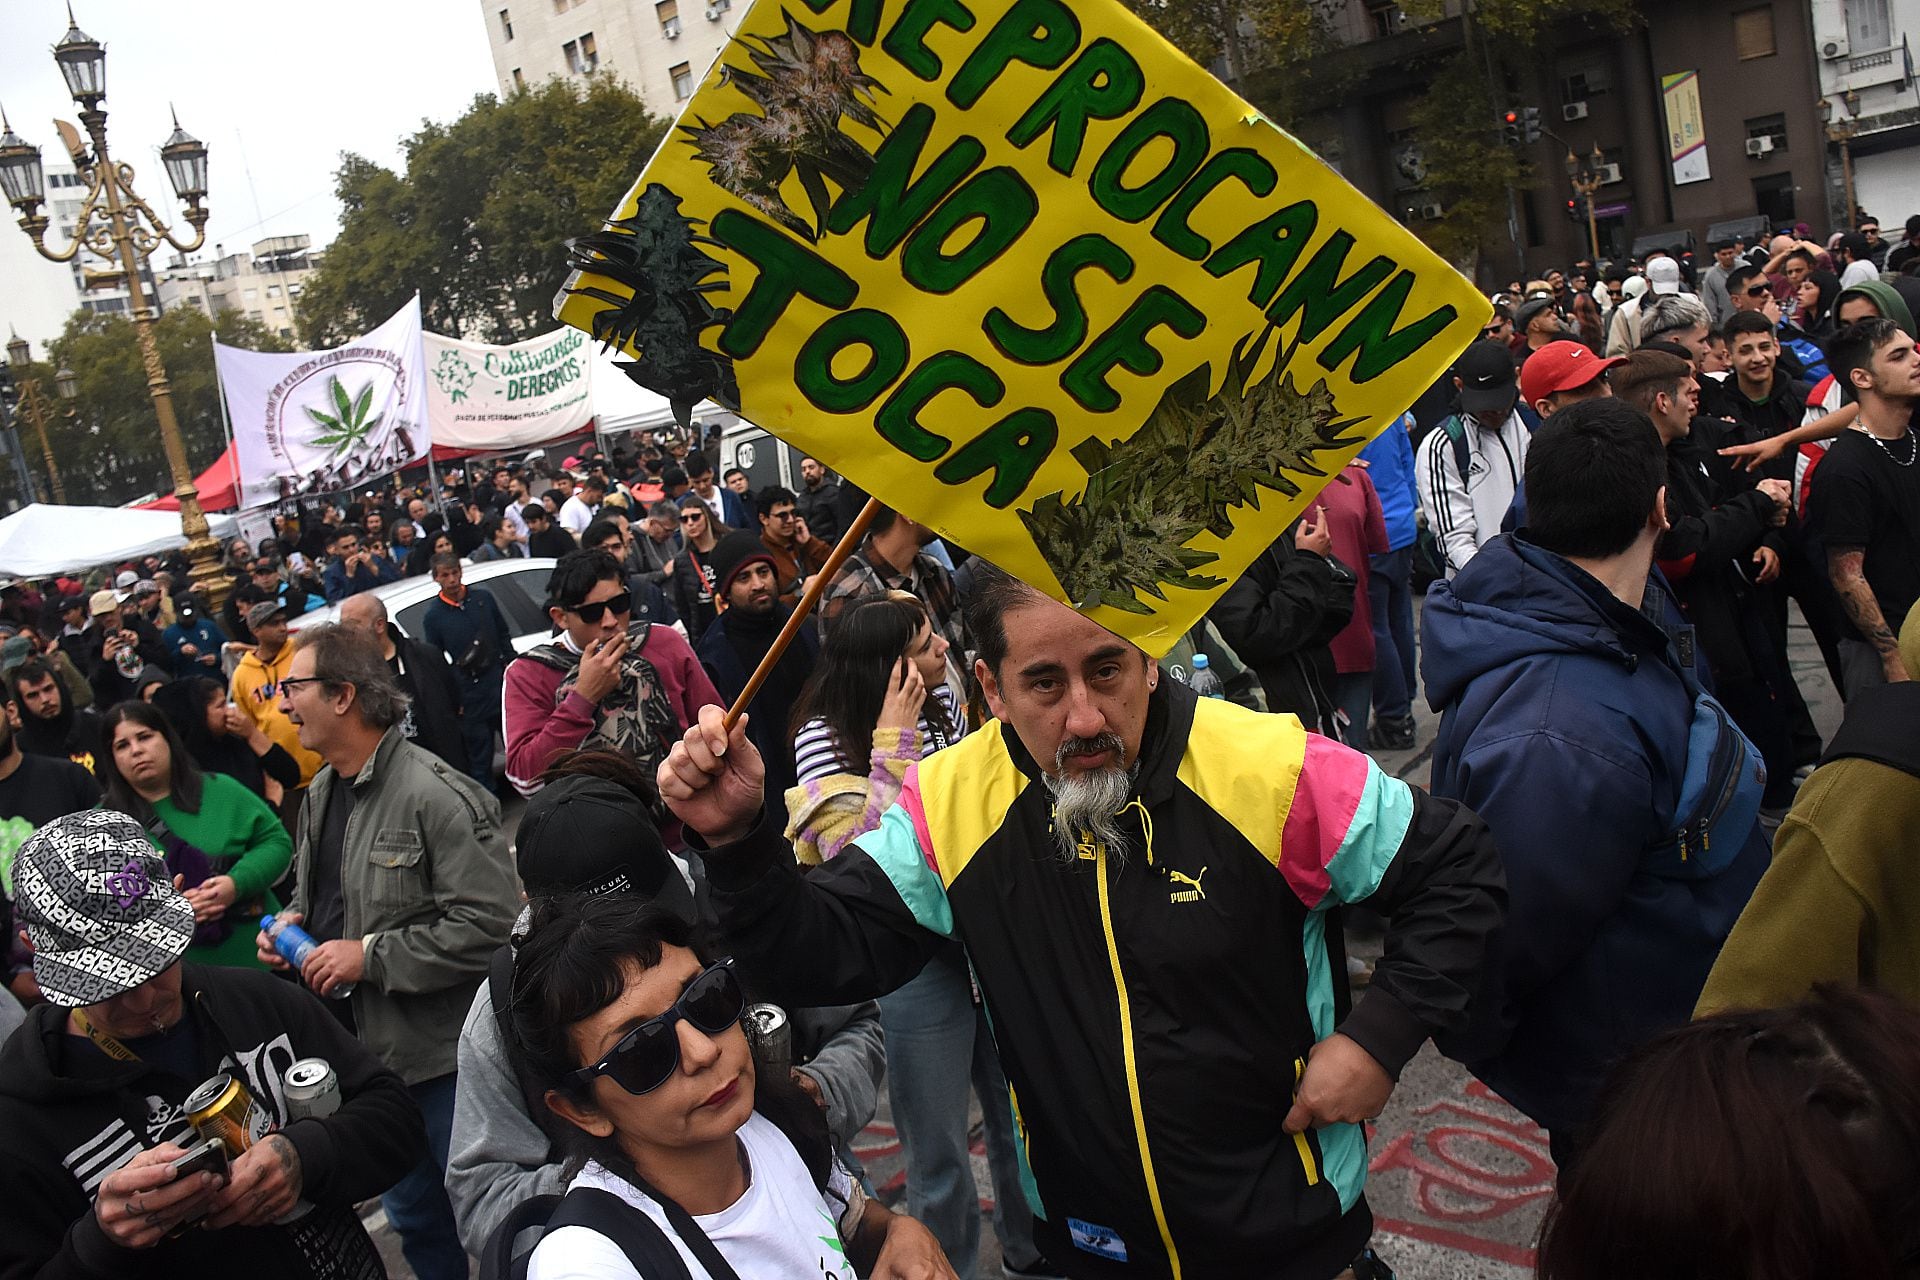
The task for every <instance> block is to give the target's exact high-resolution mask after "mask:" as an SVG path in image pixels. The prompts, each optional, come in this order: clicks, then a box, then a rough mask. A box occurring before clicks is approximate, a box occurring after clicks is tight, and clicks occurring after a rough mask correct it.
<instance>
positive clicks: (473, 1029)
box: [447, 982, 887, 1255]
mask: <svg viewBox="0 0 1920 1280" xmlns="http://www.w3.org/2000/svg"><path fill="white" fill-rule="evenodd" d="M792 1018H793V1049H794V1059H795V1061H796V1062H798V1063H800V1070H802V1071H804V1072H806V1073H807V1075H809V1076H811V1077H813V1080H814V1082H815V1083H816V1084H818V1085H819V1086H820V1094H821V1096H822V1097H823V1098H825V1099H826V1102H827V1129H828V1131H829V1132H830V1133H831V1134H832V1135H833V1140H834V1145H835V1146H836V1147H837V1148H839V1149H840V1150H841V1151H842V1152H845V1151H846V1150H847V1149H848V1148H849V1147H850V1145H851V1144H852V1142H853V1138H854V1135H855V1134H857V1133H859V1132H860V1131H861V1130H862V1129H864V1128H866V1126H867V1122H868V1121H870V1120H872V1119H873V1110H874V1107H875V1105H876V1104H877V1103H878V1102H879V1097H880V1083H881V1080H882V1079H883V1078H884V1076H885V1073H886V1065H887V1054H886V1046H885V1044H884V1043H883V1041H882V1037H881V1032H880V1006H879V1005H877V1004H875V1003H873V1002H872V1001H871V1000H869V1001H867V1002H866V1003H865V1004H856V1005H837V1006H834V1007H831V1008H821V1009H796V1010H793V1011H792ZM843 1158H844V1157H843ZM567 1182H568V1170H567V1167H566V1163H565V1161H564V1160H563V1159H562V1158H561V1157H560V1156H559V1154H558V1153H557V1152H555V1151H554V1149H553V1143H552V1142H551V1141H549V1140H548V1138H547V1135H546V1133H545V1131H544V1130H542V1129H541V1127H540V1126H539V1124H538V1123H536V1122H535V1121H534V1120H533V1119H532V1118H531V1117H530V1116H528V1115H527V1104H526V1096H525V1095H524V1094H523V1093H522V1092H521V1090H520V1082H519V1080H518V1079H517V1078H515V1076H514V1073H513V1065H512V1064H511V1063H510V1062H509V1061H508V1060H507V1051H506V1046H505V1045H503V1044H501V1042H500V1023H499V1020H498V1019H496V1018H495V1017H494V1015H493V994H492V992H491V991H490V990H489V988H488V985H487V984H486V983H484V982H483V983H481V984H480V990H479V991H478V992H476V993H475V995H474V997H473V1006H472V1007H471V1008H470V1009H468V1010H467V1021H466V1024H465V1025H464V1026H462V1027H461V1028H460V1082H459V1089H458V1092H457V1093H456V1094H455V1097H454V1103H453V1139H452V1141H451V1142H450V1143H449V1144H448V1147H447V1195H448V1196H449V1197H450V1198H451V1199H452V1200H453V1216H454V1219H455V1221H456V1222H457V1223H458V1224H459V1228H460V1243H461V1244H463V1245H464V1246H466V1250H467V1252H468V1253H471V1254H475V1255H478V1254H479V1253H480V1252H481V1250H482V1249H483V1248H484V1247H485V1245H486V1242H487V1237H488V1236H490V1235H492V1234H493V1229H494V1227H496V1226H498V1225H499V1224H500V1222H501V1221H503V1220H504V1219H505V1218H506V1216H507V1214H508V1213H509V1212H511V1211H512V1210H513V1208H514V1207H515V1206H516V1205H520V1204H524V1203H525V1202H526V1201H528V1200H530V1199H532V1198H533V1197H534V1196H538V1195H546V1194H554V1195H558V1194H561V1193H562V1192H564V1191H565V1190H566V1189H567Z"/></svg>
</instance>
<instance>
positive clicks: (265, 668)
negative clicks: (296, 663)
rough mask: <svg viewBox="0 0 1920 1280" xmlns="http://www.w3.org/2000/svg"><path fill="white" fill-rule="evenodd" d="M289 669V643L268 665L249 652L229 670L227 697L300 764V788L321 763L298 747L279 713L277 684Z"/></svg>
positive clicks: (296, 735) (287, 722)
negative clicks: (237, 664) (231, 683)
mask: <svg viewBox="0 0 1920 1280" xmlns="http://www.w3.org/2000/svg"><path fill="white" fill-rule="evenodd" d="M292 666H293V641H291V640H289V641H287V643H285V644H283V645H281V646H280V652H279V653H277V654H275V655H274V658H273V661H272V662H262V661H261V660H260V655H259V651H258V650H254V649H249V650H247V652H246V653H245V654H244V655H243V656H242V657H241V659H240V665H239V666H237V667H235V668H234V669H233V687H232V689H231V690H230V691H229V693H228V696H229V697H231V698H232V699H233V702H234V705H235V706H237V707H239V708H240V712H241V714H242V715H245V716H246V717H247V718H248V719H250V720H252V721H253V722H254V723H255V724H257V725H259V726H260V728H261V730H262V731H263V732H265V733H266V735H267V736H268V737H269V738H272V739H273V740H274V741H275V742H277V743H279V744H280V745H281V746H283V747H285V748H286V749H287V754H288V755H290V756H292V757H293V758H294V759H295V760H296V761H298V762H299V765H300V785H301V786H303V787H304V786H306V785H307V784H308V783H309V782H312V781H313V775H314V774H316V773H318V772H320V766H321V765H322V764H324V763H325V761H323V760H321V759H320V757H319V756H317V755H315V754H314V753H313V752H311V751H309V750H307V749H306V748H305V747H303V746H301V745H300V731H299V730H298V729H296V728H295V727H294V724H293V721H291V720H289V719H287V717H286V714H285V713H284V712H282V711H281V710H280V681H281V680H282V679H284V678H285V677H286V674H287V672H288V671H289V670H290V669H291V668H292Z"/></svg>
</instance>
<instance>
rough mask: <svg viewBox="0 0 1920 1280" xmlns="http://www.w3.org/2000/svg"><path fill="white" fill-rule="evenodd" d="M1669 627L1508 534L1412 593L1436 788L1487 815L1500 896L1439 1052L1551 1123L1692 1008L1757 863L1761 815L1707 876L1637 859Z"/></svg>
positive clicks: (1661, 791)
mask: <svg viewBox="0 0 1920 1280" xmlns="http://www.w3.org/2000/svg"><path fill="white" fill-rule="evenodd" d="M1655 593H1656V594H1657V595H1658V596H1659V597H1661V598H1660V599H1656V600H1654V601H1653V604H1654V606H1655V607H1656V608H1659V609H1662V610H1664V611H1665V613H1666V614H1667V616H1669V617H1671V616H1674V612H1675V611H1674V610H1672V609H1671V607H1670V605H1671V602H1670V601H1669V600H1667V599H1665V598H1664V597H1665V596H1666V591H1665V587H1664V583H1663V582H1662V581H1661V580H1659V579H1655ZM1675 638H1678V639H1682V640H1690V639H1691V638H1690V637H1687V636H1684V635H1683V636H1679V637H1670V635H1669V632H1668V631H1666V630H1663V629H1662V627H1661V626H1659V625H1657V624H1656V623H1655V622H1654V621H1653V620H1652V619H1651V618H1649V617H1648V616H1646V615H1644V614H1643V613H1641V612H1640V611H1638V610H1635V609H1630V608H1628V607H1627V606H1626V605H1624V604H1622V603H1621V602H1620V601H1619V600H1617V599H1616V598H1615V597H1614V596H1613V595H1612V594H1611V593H1609V592H1608V591H1607V590H1606V588H1604V587H1602V586H1601V585H1600V584H1599V583H1598V582H1597V581H1595V580H1594V579H1593V578H1592V577H1591V576H1589V575H1588V574H1586V573H1584V572H1582V571H1581V570H1580V569H1578V568H1576V567H1574V566H1573V565H1571V564H1569V563H1568V562H1567V561H1566V560H1564V559H1562V558H1561V557H1559V556H1557V555H1554V554H1553V553H1552V552H1549V551H1543V550H1541V549H1540V548H1539V547H1536V546H1533V545H1531V544H1530V543H1527V542H1525V541H1522V540H1520V539H1519V538H1516V537H1515V536H1514V535H1511V534H1502V535H1500V536H1499V537H1497V538H1495V539H1494V540H1493V541H1491V542H1489V543H1488V544H1487V545H1486V546H1484V547H1482V548H1481V549H1480V552H1479V554H1477V555H1476V556H1474V558H1473V559H1472V560H1471V561H1470V562H1468V564H1467V567H1466V568H1464V569H1462V570H1461V571H1460V573H1459V574H1458V576H1456V577H1455V578H1454V579H1453V581H1452V582H1450V583H1449V582H1444V581H1442V582H1438V583H1436V584H1434V587H1433V590H1432V591H1431V593H1430V594H1429V595H1428V596H1427V602H1426V609H1425V614H1424V618H1423V627H1422V635H1421V646H1420V647H1421V674H1422V676H1423V677H1424V681H1425V684H1426V687H1427V696H1428V698H1429V700H1430V701H1431V703H1432V705H1433V706H1434V708H1435V709H1436V710H1439V711H1441V712H1442V716H1441V722H1440V732H1439V736H1438V737H1437V739H1436V740H1435V742H1434V754H1433V794H1434V795H1436V796H1444V797H1446V798H1448V799H1452V800H1458V801H1461V802H1462V803H1463V804H1465V805H1467V806H1468V807H1469V808H1471V809H1472V810H1473V811H1474V812H1476V813H1478V814H1479V815H1480V816H1481V817H1482V818H1484V819H1486V822H1487V824H1488V826H1490V827H1491V828H1492V829H1493V836H1494V842H1495V844H1496V845H1497V846H1498V847H1499V849H1500V856H1501V861H1502V863H1503V864H1504V865H1505V868H1506V874H1507V887H1508V895H1509V898H1508V901H1509V910H1508V913H1507V924H1506V928H1505V931H1504V933H1503V934H1502V935H1501V937H1500V939H1499V941H1498V943H1497V944H1496V955H1495V958H1494V961H1493V963H1492V964H1490V965H1489V966H1488V975H1489V977H1488V982H1487V985H1486V986H1485V987H1484V988H1483V989H1482V990H1481V991H1480V992H1479V993H1478V998H1477V999H1476V1001H1475V1002H1474V1009H1475V1012H1474V1015H1473V1021H1472V1025H1471V1026H1470V1027H1469V1028H1468V1029H1467V1031H1466V1032H1465V1033H1463V1034H1462V1035H1460V1036H1457V1037H1453V1038H1451V1039H1449V1040H1447V1041H1445V1042H1443V1043H1442V1046H1441V1047H1442V1048H1443V1049H1444V1050H1445V1051H1446V1052H1447V1053H1448V1054H1449V1055H1450V1056H1452V1057H1454V1058H1457V1059H1458V1060H1460V1061H1461V1062H1464V1063H1465V1064H1466V1065H1467V1066H1468V1067H1470V1068H1471V1069H1472V1070H1473V1072H1474V1074H1476V1075H1478V1076H1479V1077H1480V1078H1481V1079H1482V1080H1484V1081H1486V1082H1487V1084H1489V1085H1490V1086H1492V1087H1493V1088H1494V1089H1495V1090H1496V1091H1497V1092H1498V1093H1500V1094H1501V1096H1503V1097H1505V1098H1506V1099H1507V1100H1508V1101H1510V1102H1512V1103H1513V1104H1514V1105H1515V1106H1517V1107H1519V1108H1520V1110H1522V1111H1524V1112H1526V1113H1527V1114H1528V1115H1529V1116H1532V1117H1533V1118H1534V1119H1535V1120H1537V1121H1538V1122H1540V1123H1541V1124H1542V1125H1544V1126H1545V1127H1546V1128H1547V1129H1549V1130H1553V1131H1556V1132H1569V1133H1570V1132H1571V1131H1573V1130H1575V1129H1577V1128H1578V1127H1579V1125H1580V1124H1581V1123H1582V1122H1583V1121H1584V1120H1585V1119H1586V1117H1587V1115H1588V1112H1589V1110H1590V1109H1591V1107H1592V1103H1593V1097H1594V1094H1595V1092H1596V1090H1597V1089H1598V1086H1599V1083H1600V1080H1601V1077H1602V1075H1603V1074H1604V1072H1605V1071H1606V1068H1607V1067H1608V1065H1609V1064H1610V1063H1611V1062H1612V1061H1613V1060H1614V1059H1615V1058H1617V1057H1619V1056H1620V1055H1621V1054H1623V1053H1624V1052H1626V1051H1627V1050H1629V1049H1631V1048H1632V1047H1634V1046H1635V1045H1637V1044H1639V1043H1640V1042H1641V1041H1643V1040H1645V1039H1647V1038H1648V1037H1649V1036H1651V1035H1653V1034H1655V1033H1656V1032H1658V1031H1661V1030H1663V1029H1665V1028H1668V1027H1674V1026H1679V1025H1681V1024H1683V1023H1685V1022H1686V1021H1687V1020H1688V1018H1689V1017H1690V1016H1691V1015H1692V1012H1693V1006H1694V1002H1695V1001H1696V999H1697V998H1698V997H1699V995H1700V988H1701V987H1702V986H1703V985H1704V984H1705V982H1706V978H1707V972H1708V970H1710V969H1711V968H1712V967H1713V962H1714V958H1715V957H1716V956H1717V955H1718V954H1719V952H1720V944H1721V943H1722V942H1723V941H1725V939H1726V936H1727V934H1728V932H1729V931H1730V930H1731V929H1732V928H1733V923H1734V921H1735V920H1736V919H1737V918H1738V917H1739V915H1740V911H1741V908H1742V907H1744V906H1745V905H1746V902H1747V898H1748V896H1749V895H1750V894H1751V893H1752V892H1753V887H1754V885H1755V884H1756V883H1757V882H1758V881H1759V879H1760V873H1761V872H1762V871H1764V870H1765V869H1766V865H1767V858H1768V849H1767V841H1766V838H1765V836H1764V834H1763V833H1762V832H1761V830H1760V827H1759V824H1758V823H1756V824H1755V825H1754V829H1753V831H1752V832H1751V833H1750V834H1749V836H1748V838H1747V840H1746V843H1745V845H1744V846H1743V847H1742V849H1741V850H1740V852H1739V853H1738V854H1737V855H1736V856H1735V857H1734V859H1733V860H1732V861H1731V862H1730V863H1729V864H1728V866H1727V869H1726V870H1725V871H1723V872H1721V873H1720V874H1719V875H1718V876H1713V877H1709V878H1705V879H1680V878H1673V877H1672V876H1670V875H1669V874H1667V873H1666V872H1665V871H1664V868H1663V866H1662V865H1661V863H1660V861H1659V860H1657V859H1656V858H1654V857H1652V856H1650V854H1649V851H1650V850H1652V849H1655V848H1658V847H1659V846H1660V845H1661V844H1662V843H1663V842H1664V840H1665V839H1666V838H1667V837H1668V836H1669V835H1670V834H1671V833H1672V829H1673V823H1674V810H1675V808H1676V807H1677V805H1678V802H1679V790H1680V781H1681V778H1682V777H1683V776H1684V774H1685V772H1686V758H1687V731H1688V726H1689V723H1690V721H1691V718H1692V708H1693V696H1692V693H1691V692H1690V691H1689V689H1688V686H1687V683H1686V682H1685V680H1684V679H1683V678H1682V676H1681V674H1680V668H1679V665H1678V664H1679V659H1678V658H1677V656H1676V653H1675V647H1674V645H1673V644H1672V643H1671V642H1670V641H1671V640H1672V639H1675Z"/></svg>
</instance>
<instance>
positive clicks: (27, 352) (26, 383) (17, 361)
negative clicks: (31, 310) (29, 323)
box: [7, 334, 73, 505]
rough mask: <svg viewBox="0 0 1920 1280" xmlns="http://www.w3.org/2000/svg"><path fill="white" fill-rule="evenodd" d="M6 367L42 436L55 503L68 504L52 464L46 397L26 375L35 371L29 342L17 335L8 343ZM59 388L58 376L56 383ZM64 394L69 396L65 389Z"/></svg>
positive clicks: (23, 407) (36, 381)
mask: <svg viewBox="0 0 1920 1280" xmlns="http://www.w3.org/2000/svg"><path fill="white" fill-rule="evenodd" d="M7 364H8V366H9V367H11V368H12V369H13V384H14V386H16V387H18V388H19V390H20V412H21V413H23V414H25V415H26V416H27V418H28V419H29V420H30V421H31V422H32V423H33V429H34V430H35V431H38V432H39V433H40V452H41V453H42V454H44V455H45V456H46V459H47V480H48V482H49V483H50V484H51V485H52V486H53V500H54V501H55V502H58V503H60V504H62V505H65V503H66V501H67V487H66V486H65V485H64V484H61V483H60V468H59V467H58V466H56V465H55V464H54V461H53V444H52V442H50V441H49V440H48V439H47V397H46V395H45V394H44V393H42V392H41V390H40V379H38V378H30V377H28V376H27V374H28V373H29V372H30V371H31V370H32V369H33V352H32V350H31V349H29V348H28V346H27V340H26V339H25V338H22V337H20V336H19V335H18V334H15V335H14V337H13V341H11V342H9V343H7ZM61 372H62V373H64V374H66V376H67V377H69V378H71V377H73V374H72V372H71V371H70V370H64V369H63V370H62V371H61ZM54 381H55V383H56V384H58V383H59V382H60V379H59V377H58V376H56V377H55V379H54ZM61 394H62V395H63V396H64V395H65V394H66V389H65V387H64V386H62V388H61Z"/></svg>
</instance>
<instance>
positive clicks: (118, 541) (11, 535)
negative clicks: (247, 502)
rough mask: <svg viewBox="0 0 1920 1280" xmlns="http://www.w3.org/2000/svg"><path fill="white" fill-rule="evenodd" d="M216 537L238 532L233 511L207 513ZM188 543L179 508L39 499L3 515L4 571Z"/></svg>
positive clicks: (0, 555)
mask: <svg viewBox="0 0 1920 1280" xmlns="http://www.w3.org/2000/svg"><path fill="white" fill-rule="evenodd" d="M207 523H208V524H209V525H211V526H212V528H213V536H214V537H215V538H228V537H231V536H232V535H233V530H234V520H233V517H232V516H208V517H207ZM185 545H187V537H186V535H185V534H183V533H181V532H180V515H179V513H178V512H175V511H135V510H130V509H128V508H126V507H62V506H53V505H50V504H47V503H41V502H35V503H32V504H31V505H29V506H26V507H23V508H21V509H20V510H18V511H16V512H14V513H13V514H12V515H10V516H8V517H6V518H5V519H4V520H0V573H7V574H11V575H13V576H14V577H19V578H43V577H46V576H48V575H49V574H55V573H73V572H76V571H78V570H82V569H91V568H93V567H94V566H95V565H103V564H117V563H118V562H120V561H122V560H133V559H137V558H138V557H140V556H146V555H156V554H158V553H160V552H162V551H171V550H173V549H174V548H176V547H184V546H185Z"/></svg>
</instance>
